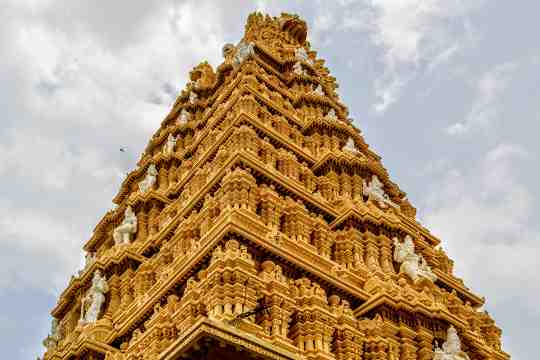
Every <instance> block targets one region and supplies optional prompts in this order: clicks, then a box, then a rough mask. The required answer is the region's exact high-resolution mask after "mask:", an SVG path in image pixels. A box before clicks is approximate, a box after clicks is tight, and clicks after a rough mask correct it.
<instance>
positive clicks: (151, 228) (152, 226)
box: [148, 201, 160, 235]
mask: <svg viewBox="0 0 540 360" xmlns="http://www.w3.org/2000/svg"><path fill="white" fill-rule="evenodd" d="M151 206H152V207H151V208H150V212H149V214H148V215H149V219H148V233H149V235H154V234H155V233H157V232H158V230H159V219H158V216H159V212H160V209H159V204H158V203H157V202H156V201H152V205H151Z"/></svg>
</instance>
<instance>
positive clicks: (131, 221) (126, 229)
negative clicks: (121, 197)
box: [113, 206, 137, 245]
mask: <svg viewBox="0 0 540 360" xmlns="http://www.w3.org/2000/svg"><path fill="white" fill-rule="evenodd" d="M136 232H137V216H135V213H134V212H133V210H132V209H131V206H128V207H127V208H126V211H125V212H124V220H123V221H122V223H121V224H120V225H118V226H117V227H116V228H115V229H114V231H113V239H114V244H115V245H120V244H129V243H130V242H131V240H130V236H131V234H135V233H136Z"/></svg>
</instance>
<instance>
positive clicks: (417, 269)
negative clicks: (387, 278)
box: [393, 235, 437, 282]
mask: <svg viewBox="0 0 540 360" xmlns="http://www.w3.org/2000/svg"><path fill="white" fill-rule="evenodd" d="M393 240H394V260H395V261H396V262H398V263H400V264H401V266H400V268H399V272H400V273H401V272H403V273H405V274H407V275H408V276H409V277H410V278H411V280H412V281H413V282H417V281H418V280H420V279H421V278H424V279H427V280H429V281H432V282H433V281H435V280H437V275H435V274H434V273H433V272H432V271H431V268H430V267H429V265H428V264H427V262H426V260H425V259H424V257H423V256H422V255H417V254H416V253H415V252H414V243H413V241H412V238H411V236H410V235H407V236H405V241H404V242H403V243H400V242H399V240H398V239H397V238H394V239H393Z"/></svg>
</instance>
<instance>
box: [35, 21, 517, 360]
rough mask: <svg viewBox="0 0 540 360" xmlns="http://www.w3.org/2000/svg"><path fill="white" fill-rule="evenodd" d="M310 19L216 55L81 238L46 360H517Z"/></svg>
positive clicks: (254, 25)
mask: <svg viewBox="0 0 540 360" xmlns="http://www.w3.org/2000/svg"><path fill="white" fill-rule="evenodd" d="M306 38H307V26H306V23H305V22H304V21H303V20H301V19H300V18H299V17H298V16H294V15H289V14H282V15H281V16H279V17H269V16H264V15H262V14H260V13H254V14H251V15H250V16H249V18H248V21H247V24H246V29H245V35H244V37H243V38H242V40H241V41H240V42H239V43H238V44H237V45H232V44H227V45H225V46H224V47H223V56H224V62H223V63H222V64H221V65H219V66H218V67H217V69H215V70H214V69H213V68H212V66H210V65H209V64H208V63H206V62H203V63H201V64H200V65H198V66H196V67H195V68H194V69H193V70H192V71H191V72H190V82H189V83H188V85H187V87H186V89H185V90H183V91H182V93H181V94H180V96H179V97H178V99H177V100H176V102H175V104H174V106H173V108H172V110H171V112H170V113H169V115H168V116H167V117H166V118H165V119H164V121H163V122H162V124H161V126H160V128H159V129H158V130H157V131H156V133H155V134H154V135H153V136H152V138H151V139H150V141H149V143H148V145H147V147H146V149H145V151H144V153H143V154H142V156H141V159H140V161H139V162H138V164H137V165H138V168H137V169H135V170H134V171H132V172H131V173H130V174H129V175H128V176H127V177H126V179H125V180H124V182H123V183H122V185H121V188H120V190H119V192H118V194H117V195H116V197H115V198H114V200H113V202H114V203H115V204H116V206H115V208H114V209H112V210H110V211H109V212H107V213H106V214H105V215H104V217H103V218H102V219H101V221H100V222H99V223H98V224H97V226H96V228H95V229H94V233H93V235H92V237H91V238H90V239H89V240H88V241H87V242H86V244H85V245H84V250H85V251H86V253H87V256H86V259H87V261H86V265H85V267H84V269H82V270H81V271H80V272H79V274H78V275H77V276H75V277H73V278H72V279H71V281H70V283H69V285H68V287H67V288H66V289H65V290H64V291H63V292H62V294H61V296H60V298H59V300H58V304H57V305H56V306H55V308H54V309H53V310H52V315H53V317H54V321H53V326H52V329H51V334H50V335H49V336H48V337H47V339H45V341H44V344H45V346H46V348H47V352H46V353H45V355H44V358H45V359H55V360H60V359H65V360H67V359H70V360H73V359H96V360H97V359H107V360H113V359H116V360H120V359H122V360H135V359H163V360H165V359H167V360H173V359H181V358H184V359H238V358H243V357H246V358H248V357H251V358H254V359H329V360H331V359H336V360H345V359H351V360H352V359H377V360H379V359H380V360H382V359H388V360H397V359H400V360H416V359H418V360H431V359H435V360H460V359H471V360H476V359H478V360H479V359H500V360H504V359H509V358H510V357H509V355H508V354H506V353H504V352H503V351H502V349H501V343H500V336H501V330H500V329H499V328H498V327H497V326H496V325H495V323H494V321H493V320H492V319H491V318H490V316H489V315H488V314H487V313H486V312H482V311H480V308H481V306H482V304H483V303H484V299H483V298H480V297H479V296H477V295H475V294H474V293H472V292H471V291H470V290H469V289H468V288H467V287H466V286H465V285H464V283H463V281H462V280H461V279H458V278H456V277H455V276H454V275H453V270H452V267H453V261H452V260H450V259H449V258H448V257H447V256H446V254H445V253H444V251H442V250H441V249H439V248H438V247H437V245H438V244H439V243H440V241H439V240H438V239H437V238H435V237H434V236H433V235H432V234H431V233H430V232H429V231H428V230H427V229H425V228H424V227H422V226H421V225H420V224H419V223H418V222H417V221H416V219H415V216H416V209H415V208H414V207H413V206H412V205H411V204H410V203H409V201H408V200H407V198H406V194H405V193H404V192H403V191H402V190H400V189H399V187H398V185H397V184H395V183H393V182H392V181H391V180H390V178H389V175H388V172H387V171H386V169H385V168H384V167H383V166H382V164H381V159H380V157H379V156H378V155H376V154H375V153H374V152H372V151H371V150H370V149H369V147H368V145H367V144H366V142H365V141H364V138H363V136H362V133H361V132H360V131H359V130H358V129H357V128H355V127H354V126H353V125H352V123H351V121H350V119H349V118H348V110H347V107H346V106H345V105H344V104H343V103H342V102H341V101H340V99H339V97H338V95H337V93H336V88H337V83H336V79H335V78H333V77H332V76H331V75H330V73H329V70H328V69H327V68H326V67H325V66H324V60H321V59H318V58H317V54H316V52H315V51H313V50H312V49H311V48H310V44H309V43H308V42H307V41H306Z"/></svg>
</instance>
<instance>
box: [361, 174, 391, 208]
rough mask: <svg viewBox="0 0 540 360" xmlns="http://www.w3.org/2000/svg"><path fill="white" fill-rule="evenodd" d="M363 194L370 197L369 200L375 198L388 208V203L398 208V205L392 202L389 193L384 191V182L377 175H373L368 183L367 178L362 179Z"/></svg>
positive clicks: (383, 206) (381, 205) (380, 204)
mask: <svg viewBox="0 0 540 360" xmlns="http://www.w3.org/2000/svg"><path fill="white" fill-rule="evenodd" d="M362 185H363V186H362V194H363V195H364V196H367V197H368V200H369V199H371V200H374V201H377V202H378V203H379V206H380V207H382V208H386V207H387V206H388V205H390V206H392V207H394V208H397V207H398V205H397V204H395V203H394V202H392V200H390V198H389V197H388V195H387V194H386V193H385V192H384V189H383V184H382V182H381V181H380V180H379V178H378V177H377V175H372V176H371V181H370V182H369V184H366V181H365V180H362Z"/></svg>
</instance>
